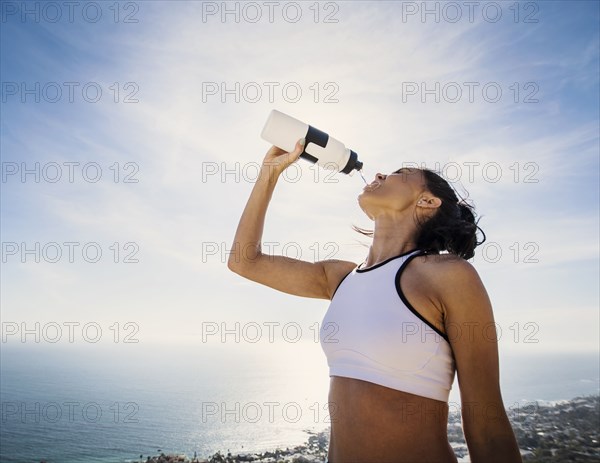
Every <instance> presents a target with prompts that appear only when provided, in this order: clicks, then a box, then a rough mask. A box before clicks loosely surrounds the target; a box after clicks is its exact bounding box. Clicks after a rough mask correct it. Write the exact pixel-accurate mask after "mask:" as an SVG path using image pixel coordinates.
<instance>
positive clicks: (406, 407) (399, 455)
mask: <svg viewBox="0 0 600 463" xmlns="http://www.w3.org/2000/svg"><path fill="white" fill-rule="evenodd" d="M328 401H329V412H330V420H331V435H330V442H329V454H328V459H329V462H330V463H401V462H406V463H408V462H410V463H417V462H418V463H426V462H427V463H429V462H431V463H433V462H435V463H457V459H456V456H455V455H454V452H453V451H452V447H451V446H450V443H449V442H448V434H447V423H448V404H447V403H446V402H442V401H439V400H434V399H430V398H427V397H421V396H417V395H414V394H410V393H407V392H402V391H397V390H395V389H390V388H388V387H385V386H380V385H379V384H374V383H370V382H367V381H362V380H358V379H353V378H345V377H340V376H332V377H331V378H330V389H329V398H328Z"/></svg>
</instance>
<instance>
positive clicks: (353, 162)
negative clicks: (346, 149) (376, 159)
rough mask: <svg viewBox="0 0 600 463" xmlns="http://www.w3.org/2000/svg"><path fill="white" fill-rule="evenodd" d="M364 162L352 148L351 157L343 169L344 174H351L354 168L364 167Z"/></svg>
mask: <svg viewBox="0 0 600 463" xmlns="http://www.w3.org/2000/svg"><path fill="white" fill-rule="evenodd" d="M362 166H363V163H362V162H360V161H359V160H358V155H357V154H356V153H355V152H354V151H352V150H350V157H349V158H348V162H347V163H346V166H345V167H344V168H343V169H342V171H341V172H342V174H349V173H350V172H352V170H353V169H356V170H360V169H362Z"/></svg>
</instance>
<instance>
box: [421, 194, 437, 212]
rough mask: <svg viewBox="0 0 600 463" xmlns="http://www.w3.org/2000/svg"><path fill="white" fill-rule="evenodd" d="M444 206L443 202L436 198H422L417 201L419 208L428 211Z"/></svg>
mask: <svg viewBox="0 0 600 463" xmlns="http://www.w3.org/2000/svg"><path fill="white" fill-rule="evenodd" d="M441 205H442V200H441V199H440V198H437V197H436V196H421V198H420V199H419V200H418V201H417V206H421V207H425V208H428V209H436V208H438V207H440V206H441Z"/></svg>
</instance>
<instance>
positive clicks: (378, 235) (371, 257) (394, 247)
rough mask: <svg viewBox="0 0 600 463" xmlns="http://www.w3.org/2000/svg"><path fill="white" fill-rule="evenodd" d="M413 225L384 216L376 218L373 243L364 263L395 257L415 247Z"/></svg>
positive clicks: (370, 264) (372, 263)
mask: <svg viewBox="0 0 600 463" xmlns="http://www.w3.org/2000/svg"><path fill="white" fill-rule="evenodd" d="M415 231H416V230H415V227H414V226H412V227H411V226H407V224H406V221H405V222H404V223H399V222H398V221H395V220H390V219H387V218H385V217H382V218H377V220H376V221H375V229H374V233H373V243H371V246H370V248H369V254H368V256H367V260H366V262H365V264H364V266H365V267H371V266H373V265H376V264H378V263H380V262H383V261H384V260H386V259H389V258H390V257H396V256H399V255H400V254H404V253H406V252H408V251H412V250H413V249H416V248H417V245H416V242H415V240H414V235H415Z"/></svg>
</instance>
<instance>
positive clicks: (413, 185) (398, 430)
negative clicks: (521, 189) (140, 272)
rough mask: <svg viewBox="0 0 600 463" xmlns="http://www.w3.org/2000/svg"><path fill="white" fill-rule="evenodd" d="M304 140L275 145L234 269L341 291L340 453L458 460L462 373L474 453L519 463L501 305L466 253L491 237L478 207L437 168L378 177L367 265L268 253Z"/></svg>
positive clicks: (335, 396) (336, 341)
mask: <svg viewBox="0 0 600 463" xmlns="http://www.w3.org/2000/svg"><path fill="white" fill-rule="evenodd" d="M303 143H304V140H300V141H299V142H298V143H297V144H296V146H295V149H294V151H293V152H290V153H286V152H284V151H283V150H281V149H279V148H277V147H275V146H273V147H271V148H270V149H269V151H268V152H267V154H266V156H265V157H264V160H263V163H262V166H261V171H260V174H259V176H258V178H257V180H256V183H255V185H254V187H253V190H252V193H251V195H250V198H249V199H248V203H247V204H246V207H245V209H244V212H243V213H242V217H241V219H240V222H239V225H238V228H237V232H236V235H235V238H234V244H233V247H232V249H233V251H232V253H231V254H230V257H229V262H228V267H229V268H230V269H231V270H232V271H234V272H235V273H238V274H239V275H241V276H243V277H245V278H248V279H250V280H252V281H256V282H258V283H261V284H264V285H267V286H269V287H271V288H274V289H277V290H279V291H283V292H286V293H289V294H294V295H296V296H302V297H311V298H321V299H328V300H330V301H331V303H330V306H329V309H328V311H327V313H326V315H325V318H324V320H323V325H322V328H321V344H322V346H323V350H324V351H325V354H326V355H327V360H328V364H329V367H330V391H329V410H330V420H331V435H330V443H329V453H328V459H329V462H330V463H350V462H357V463H371V462H372V463H386V462H394V463H395V462H439V463H451V462H453V463H455V462H456V461H457V459H456V456H455V455H454V452H453V451H452V448H451V446H450V444H449V442H448V437H447V422H448V401H447V398H448V393H449V390H450V388H451V385H452V382H453V379H454V373H455V371H456V373H457V377H458V382H459V386H460V394H461V410H462V424H463V430H464V434H465V438H466V441H467V446H468V448H469V454H470V458H471V461H472V462H473V463H494V462H498V463H516V462H521V461H522V460H521V457H520V452H519V448H518V445H517V442H516V439H515V436H514V433H513V430H512V428H511V426H510V422H509V421H508V417H507V415H506V412H505V410H504V405H503V401H502V397H501V393H500V386H499V363H498V347H497V339H496V337H497V336H496V332H495V326H494V324H493V323H494V318H493V313H492V307H491V304H490V301H489V298H488V295H487V293H486V290H485V288H484V286H483V284H482V282H481V280H480V278H479V276H478V274H477V272H476V271H475V269H474V268H473V267H472V266H471V264H469V263H468V262H467V261H466V260H465V259H468V258H471V257H473V250H474V248H475V246H477V245H478V244H481V243H477V241H476V237H475V232H476V231H477V229H478V227H477V225H476V223H475V220H474V215H473V213H472V211H471V209H470V207H469V206H468V205H466V204H462V203H459V201H458V199H457V197H456V195H455V193H454V191H453V190H452V189H451V188H450V187H449V185H448V184H447V182H446V181H445V180H443V179H442V178H441V177H439V176H437V175H436V174H434V173H433V172H430V171H428V170H425V169H407V168H404V169H399V170H398V171H396V172H394V173H392V174H389V175H383V174H377V175H376V178H375V180H374V181H373V182H372V183H371V184H369V185H367V186H365V187H364V188H363V191H362V193H361V194H360V195H359V196H358V203H359V205H360V207H361V209H362V210H363V211H364V212H365V214H367V216H368V217H369V218H370V219H371V220H373V221H374V223H375V227H374V231H373V233H372V236H373V243H372V245H371V246H370V249H369V253H368V255H367V258H366V260H365V261H364V262H362V263H361V264H360V265H359V266H357V265H356V264H355V263H354V262H348V261H341V260H325V261H319V262H314V263H312V262H305V261H301V260H297V259H292V258H289V257H285V256H272V255H267V254H264V253H262V251H261V240H262V233H263V227H264V219H265V214H266V211H267V207H268V204H269V202H270V200H271V196H272V194H273V190H274V188H275V185H276V183H277V180H278V178H279V175H280V174H281V173H282V172H283V171H284V170H285V169H286V168H287V167H288V166H289V165H290V164H291V163H293V162H295V161H296V160H297V159H298V157H299V156H300V154H301V153H302V151H303V149H304V146H303ZM356 230H357V231H360V232H361V233H365V232H364V231H363V230H362V229H358V228H356ZM365 234H366V233H365ZM440 251H449V252H448V253H443V254H440ZM409 264H410V265H409ZM400 277H401V278H400ZM334 296H335V297H334ZM415 308H416V309H415Z"/></svg>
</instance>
